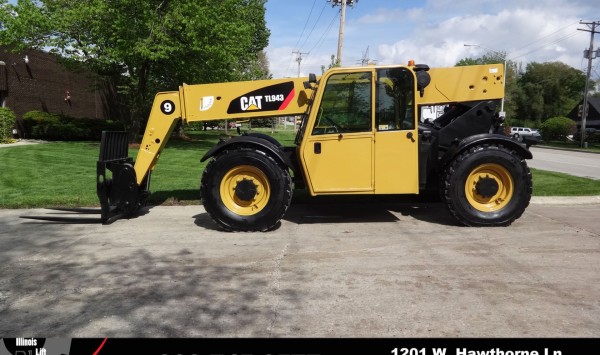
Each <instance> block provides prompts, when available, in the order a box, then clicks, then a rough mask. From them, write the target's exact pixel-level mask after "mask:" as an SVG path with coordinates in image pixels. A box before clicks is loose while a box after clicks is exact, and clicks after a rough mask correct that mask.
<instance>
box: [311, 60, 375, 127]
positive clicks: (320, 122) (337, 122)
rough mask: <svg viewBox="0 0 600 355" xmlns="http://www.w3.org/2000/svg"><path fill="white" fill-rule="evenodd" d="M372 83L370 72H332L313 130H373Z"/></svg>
mask: <svg viewBox="0 0 600 355" xmlns="http://www.w3.org/2000/svg"><path fill="white" fill-rule="evenodd" d="M371 83H372V80H371V73H370V72H359V73H343V74H341V73H340V74H333V75H331V76H330V77H329V79H328V80H327V84H326V85H325V90H324V92H323V98H322V99H321V106H320V107H319V111H318V113H317V121H316V123H315V126H314V128H313V131H312V134H313V135H319V134H328V133H351V132H370V131H371V102H372V99H371Z"/></svg>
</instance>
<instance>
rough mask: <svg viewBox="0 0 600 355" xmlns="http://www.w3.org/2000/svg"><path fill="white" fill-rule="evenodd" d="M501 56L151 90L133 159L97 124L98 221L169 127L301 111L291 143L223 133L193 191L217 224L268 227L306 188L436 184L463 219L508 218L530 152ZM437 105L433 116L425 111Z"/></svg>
mask: <svg viewBox="0 0 600 355" xmlns="http://www.w3.org/2000/svg"><path fill="white" fill-rule="evenodd" d="M503 73H504V70H503V67H502V65H501V64H493V65H478V66H465V67H452V68H431V69H430V68H429V67H428V66H427V65H414V64H413V63H409V65H393V66H367V67H353V68H334V69H331V70H329V71H327V72H325V73H324V74H323V75H322V76H321V77H320V78H319V79H318V80H317V77H316V76H315V75H313V74H311V75H310V76H309V77H308V78H301V79H300V78H298V79H277V80H260V81H249V82H233V83H218V84H203V85H183V86H181V87H180V88H179V90H178V91H172V92H161V93H158V94H157V95H156V97H155V99H154V103H153V105H152V110H151V113H150V117H149V120H148V124H147V126H146V131H145V133H144V137H143V139H142V143H141V145H140V150H139V153H138V155H137V158H136V159H135V162H134V160H133V159H132V158H130V157H128V135H127V133H126V132H103V135H102V141H101V147H100V157H99V160H98V163H97V188H98V197H99V199H100V203H101V210H102V222H103V223H108V222H110V221H112V220H114V219H115V218H118V217H119V216H123V215H131V214H134V213H135V212H136V211H137V210H138V209H139V208H140V207H141V206H143V205H144V204H145V202H146V199H147V196H148V194H149V191H150V175H151V172H152V170H153V169H154V167H155V166H156V164H157V162H158V160H159V157H160V154H161V152H162V150H163V149H164V147H165V145H166V144H167V141H168V140H169V137H170V136H171V133H172V131H173V129H174V128H175V126H176V125H177V123H178V122H179V121H181V120H183V122H184V123H188V122H196V121H210V120H220V119H229V120H247V119H253V118H262V117H273V116H293V115H299V116H301V117H302V119H301V124H300V127H299V130H298V133H297V136H296V139H295V146H293V147H284V146H282V145H281V144H280V143H279V142H278V141H276V140H275V139H274V138H272V137H270V136H267V135H264V134H260V133H244V134H243V135H240V136H236V137H233V138H231V139H229V140H222V141H220V142H219V143H218V144H217V145H216V146H214V147H213V148H212V149H210V150H209V151H208V152H207V153H206V155H205V156H204V157H202V159H201V161H206V160H209V163H208V164H207V166H206V169H205V171H204V173H203V174H202V178H201V186H200V194H201V199H202V202H203V205H204V207H205V209H206V211H207V213H208V214H209V215H210V217H211V218H212V219H213V220H214V221H215V222H216V224H217V225H219V226H220V227H221V228H222V229H224V230H229V231H267V230H270V229H272V228H273V227H274V226H276V225H277V223H278V222H279V220H280V219H281V218H282V217H283V216H284V215H285V213H286V211H287V209H288V207H289V205H290V202H291V199H292V192H293V190H294V188H299V187H305V188H306V189H308V191H309V193H310V195H311V196H317V195H351V194H372V195H382V194H386V195H388V194H419V193H422V192H423V191H425V189H428V188H431V187H434V188H437V189H439V192H440V195H441V198H442V200H443V202H444V203H445V204H446V205H447V207H448V208H449V210H450V211H451V213H452V214H453V215H454V216H455V217H456V218H457V219H458V221H460V222H461V223H463V224H465V225H468V226H506V225H509V224H510V223H512V222H513V221H514V220H515V219H517V218H519V217H520V216H521V214H522V213H523V211H524V210H525V208H526V207H527V206H528V204H529V200H530V197H531V191H532V182H531V174H530V172H529V168H528V167H527V164H526V161H525V160H526V159H531V158H532V155H531V152H530V151H529V150H528V149H527V148H526V147H525V146H524V145H523V144H520V143H519V142H517V141H515V140H513V139H510V138H509V137H507V136H505V135H503V134H501V132H502V130H501V125H502V122H503V117H500V116H499V115H498V113H497V112H496V109H497V104H498V102H499V101H500V99H502V97H503V96H504V85H503V81H504V77H503ZM434 105H445V106H446V109H445V113H444V114H443V115H442V116H441V117H439V118H437V119H436V120H434V121H433V122H430V121H425V122H421V119H420V112H421V109H422V108H423V107H426V106H434Z"/></svg>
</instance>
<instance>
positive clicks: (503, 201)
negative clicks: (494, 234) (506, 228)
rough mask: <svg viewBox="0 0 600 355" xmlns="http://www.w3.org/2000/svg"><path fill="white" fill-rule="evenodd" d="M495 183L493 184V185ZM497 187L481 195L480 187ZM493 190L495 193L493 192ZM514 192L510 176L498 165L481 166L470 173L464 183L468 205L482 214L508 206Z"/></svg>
mask: <svg viewBox="0 0 600 355" xmlns="http://www.w3.org/2000/svg"><path fill="white" fill-rule="evenodd" d="M494 182H495V183H494ZM483 184H487V185H490V184H491V185H492V186H494V187H496V186H497V189H495V188H492V189H491V191H489V190H488V191H487V192H486V193H482V190H483V189H482V185H483ZM494 190H495V191H494ZM513 192H514V181H513V179H512V176H511V175H510V173H509V172H508V170H506V168H504V167H503V166H502V165H499V164H482V165H479V166H478V167H476V168H475V169H473V170H472V171H471V173H470V174H469V176H467V181H466V182H465V195H466V197H467V200H468V201H469V204H471V206H473V207H474V208H475V209H477V210H479V211H482V212H496V211H499V210H501V209H503V208H504V207H506V205H508V203H509V202H510V200H511V199H512V196H513Z"/></svg>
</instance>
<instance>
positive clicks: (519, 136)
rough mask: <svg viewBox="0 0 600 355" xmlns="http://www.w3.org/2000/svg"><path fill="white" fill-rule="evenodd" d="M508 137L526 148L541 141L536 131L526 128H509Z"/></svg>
mask: <svg viewBox="0 0 600 355" xmlns="http://www.w3.org/2000/svg"><path fill="white" fill-rule="evenodd" d="M510 136H511V137H513V138H514V139H516V140H518V141H519V142H523V143H525V145H526V146H527V148H529V147H530V146H532V145H534V144H537V143H539V142H540V141H541V140H542V135H541V134H540V132H539V131H538V130H537V129H533V128H528V127H511V128H510Z"/></svg>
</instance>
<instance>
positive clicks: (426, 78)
mask: <svg viewBox="0 0 600 355" xmlns="http://www.w3.org/2000/svg"><path fill="white" fill-rule="evenodd" d="M413 70H414V71H415V74H416V75H417V89H418V90H419V94H420V95H421V97H423V95H424V94H425V88H426V87H427V85H429V83H431V76H430V75H429V73H428V72H427V71H428V70H429V66H427V65H426V64H417V65H415V67H414V68H413Z"/></svg>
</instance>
